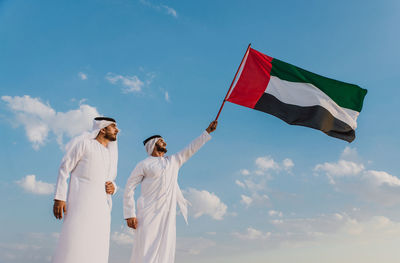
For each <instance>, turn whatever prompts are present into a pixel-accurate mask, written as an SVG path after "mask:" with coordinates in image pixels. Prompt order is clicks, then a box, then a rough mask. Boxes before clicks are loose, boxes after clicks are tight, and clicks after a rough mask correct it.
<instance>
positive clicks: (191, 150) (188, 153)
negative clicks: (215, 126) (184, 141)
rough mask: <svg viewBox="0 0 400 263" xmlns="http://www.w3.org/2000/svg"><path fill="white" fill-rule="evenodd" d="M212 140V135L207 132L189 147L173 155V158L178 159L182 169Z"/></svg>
mask: <svg viewBox="0 0 400 263" xmlns="http://www.w3.org/2000/svg"><path fill="white" fill-rule="evenodd" d="M210 139H211V135H210V134H209V133H208V132H207V131H204V132H203V133H202V134H201V135H200V136H199V137H197V138H196V139H194V140H193V141H192V142H191V143H190V144H189V145H188V146H186V148H185V149H183V150H181V151H180V152H178V153H176V154H174V155H172V157H174V158H175V159H176V161H177V162H178V165H179V167H180V166H182V165H183V164H184V163H185V162H186V161H187V160H189V158H190V157H192V155H193V154H195V153H196V152H197V151H198V150H199V149H200V148H201V147H202V146H203V145H204V144H205V143H206V142H208V141H209V140H210Z"/></svg>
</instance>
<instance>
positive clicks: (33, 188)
mask: <svg viewBox="0 0 400 263" xmlns="http://www.w3.org/2000/svg"><path fill="white" fill-rule="evenodd" d="M16 184H18V185H19V186H20V187H22V188H23V189H24V190H25V191H27V192H29V193H33V194H38V195H49V194H52V193H53V192H54V184H49V183H46V182H42V181H39V180H36V176H35V175H33V174H31V175H27V176H25V177H24V178H22V179H21V180H19V181H16Z"/></svg>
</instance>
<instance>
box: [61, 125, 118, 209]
mask: <svg viewBox="0 0 400 263" xmlns="http://www.w3.org/2000/svg"><path fill="white" fill-rule="evenodd" d="M113 123H115V122H113V121H108V120H93V127H92V130H91V131H86V132H84V133H83V134H81V135H79V136H77V137H75V138H73V139H72V140H71V141H70V142H69V143H67V145H66V146H65V151H66V152H69V151H71V149H73V148H74V146H75V145H76V144H77V143H79V142H81V141H83V140H86V139H96V137H97V135H98V134H99V132H100V130H101V129H103V128H105V127H107V126H109V125H111V124H113ZM107 148H108V150H109V151H110V172H109V174H108V175H107V178H106V181H111V182H112V183H113V184H114V187H115V191H114V194H115V192H116V191H117V185H116V184H115V182H114V180H115V178H116V177H117V166H118V143H117V141H110V142H109V143H108V145H107ZM107 198H108V204H109V205H110V209H111V207H112V202H111V195H109V194H107Z"/></svg>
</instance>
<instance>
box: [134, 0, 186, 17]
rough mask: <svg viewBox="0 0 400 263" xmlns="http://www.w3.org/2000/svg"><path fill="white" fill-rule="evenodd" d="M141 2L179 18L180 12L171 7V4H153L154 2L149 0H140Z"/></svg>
mask: <svg viewBox="0 0 400 263" xmlns="http://www.w3.org/2000/svg"><path fill="white" fill-rule="evenodd" d="M140 3H142V4H143V5H145V6H148V7H150V8H152V9H154V10H157V11H162V12H164V13H166V14H167V15H170V16H172V17H174V18H178V12H176V10H175V9H173V8H172V7H170V6H167V5H162V4H160V5H156V4H153V3H151V2H149V1H147V0H140Z"/></svg>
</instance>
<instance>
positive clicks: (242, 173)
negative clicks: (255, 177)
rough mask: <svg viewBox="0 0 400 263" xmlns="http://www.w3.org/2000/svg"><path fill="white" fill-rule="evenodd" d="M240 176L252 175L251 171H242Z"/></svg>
mask: <svg viewBox="0 0 400 263" xmlns="http://www.w3.org/2000/svg"><path fill="white" fill-rule="evenodd" d="M240 174H241V175H250V171H249V170H247V169H242V170H240Z"/></svg>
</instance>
